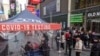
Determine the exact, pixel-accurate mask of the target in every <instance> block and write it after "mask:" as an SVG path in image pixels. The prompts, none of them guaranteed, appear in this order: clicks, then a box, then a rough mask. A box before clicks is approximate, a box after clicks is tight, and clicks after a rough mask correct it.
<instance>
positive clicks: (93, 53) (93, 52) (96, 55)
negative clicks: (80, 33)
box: [90, 38, 100, 56]
mask: <svg viewBox="0 0 100 56" xmlns="http://www.w3.org/2000/svg"><path fill="white" fill-rule="evenodd" d="M99 49H100V46H99V41H98V38H95V39H94V42H93V46H92V47H91V53H90V56H99V51H100V50H99Z"/></svg>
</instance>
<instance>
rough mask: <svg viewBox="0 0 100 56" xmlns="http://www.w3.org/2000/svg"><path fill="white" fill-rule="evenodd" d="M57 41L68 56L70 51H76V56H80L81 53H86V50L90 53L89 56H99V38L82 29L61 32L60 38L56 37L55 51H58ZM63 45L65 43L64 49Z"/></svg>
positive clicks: (93, 33)
mask: <svg viewBox="0 0 100 56" xmlns="http://www.w3.org/2000/svg"><path fill="white" fill-rule="evenodd" d="M57 40H58V41H59V40H61V48H62V49H66V51H65V53H66V54H69V56H71V50H72V49H74V50H75V51H76V56H80V54H81V52H82V51H88V49H90V51H91V52H90V56H100V37H98V36H96V35H95V32H92V31H88V32H87V31H86V30H84V28H81V29H76V28H72V29H70V30H67V31H66V32H65V31H62V32H61V38H60V37H59V34H58V35H57V36H56V43H57V50H59V45H60V44H59V43H58V42H57ZM64 43H66V46H65V48H64ZM72 46H73V48H72ZM67 50H69V52H68V51H67Z"/></svg>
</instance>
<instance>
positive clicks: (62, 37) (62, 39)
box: [61, 32, 65, 50]
mask: <svg viewBox="0 0 100 56" xmlns="http://www.w3.org/2000/svg"><path fill="white" fill-rule="evenodd" d="M64 43H65V36H64V32H62V33H61V48H62V49H63V50H64Z"/></svg>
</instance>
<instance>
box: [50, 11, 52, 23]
mask: <svg viewBox="0 0 100 56" xmlns="http://www.w3.org/2000/svg"><path fill="white" fill-rule="evenodd" d="M50 23H52V11H51V12H50Z"/></svg>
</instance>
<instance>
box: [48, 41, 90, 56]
mask: <svg viewBox="0 0 100 56" xmlns="http://www.w3.org/2000/svg"><path fill="white" fill-rule="evenodd" d="M52 45H53V48H52V49H51V51H50V56H68V55H65V50H62V49H60V51H61V52H60V53H59V52H58V51H57V50H56V43H55V40H53V44H52ZM65 46H66V45H65ZM71 53H72V54H71V56H75V50H74V49H72V52H71ZM81 56H90V50H89V49H87V50H85V51H82V53H81Z"/></svg>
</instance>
